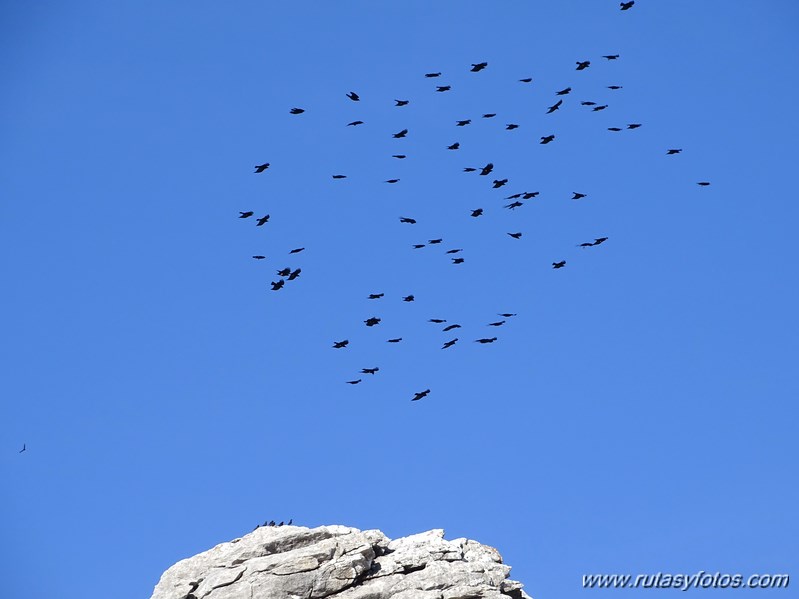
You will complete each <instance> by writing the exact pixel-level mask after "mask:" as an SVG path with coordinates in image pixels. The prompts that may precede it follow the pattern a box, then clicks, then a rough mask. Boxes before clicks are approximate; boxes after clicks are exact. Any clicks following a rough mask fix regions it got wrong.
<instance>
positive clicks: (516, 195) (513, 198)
mask: <svg viewBox="0 0 799 599" xmlns="http://www.w3.org/2000/svg"><path fill="white" fill-rule="evenodd" d="M520 197H522V194H520V193H514V194H513V195H510V196H508V197H506V198H505V199H506V200H518V199H519V198H520Z"/></svg>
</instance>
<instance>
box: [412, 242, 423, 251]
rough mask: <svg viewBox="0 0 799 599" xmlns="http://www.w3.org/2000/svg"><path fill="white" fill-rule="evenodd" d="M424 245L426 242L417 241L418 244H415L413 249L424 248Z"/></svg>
mask: <svg viewBox="0 0 799 599" xmlns="http://www.w3.org/2000/svg"><path fill="white" fill-rule="evenodd" d="M423 247H424V244H423V243H417V244H414V246H413V249H415V250H419V249H421V248H423Z"/></svg>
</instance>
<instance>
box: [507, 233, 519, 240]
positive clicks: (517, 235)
mask: <svg viewBox="0 0 799 599" xmlns="http://www.w3.org/2000/svg"><path fill="white" fill-rule="evenodd" d="M508 235H510V236H511V237H513V238H514V239H521V238H522V234H521V233H508Z"/></svg>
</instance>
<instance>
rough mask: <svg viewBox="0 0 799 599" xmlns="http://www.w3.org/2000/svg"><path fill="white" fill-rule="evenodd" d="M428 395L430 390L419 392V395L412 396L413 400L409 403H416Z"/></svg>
mask: <svg viewBox="0 0 799 599" xmlns="http://www.w3.org/2000/svg"><path fill="white" fill-rule="evenodd" d="M428 393H430V389H425V390H424V391H421V392H420V393H416V394H415V395H414V396H413V399H412V400H411V401H418V400H420V399H422V398H423V397H427V394H428Z"/></svg>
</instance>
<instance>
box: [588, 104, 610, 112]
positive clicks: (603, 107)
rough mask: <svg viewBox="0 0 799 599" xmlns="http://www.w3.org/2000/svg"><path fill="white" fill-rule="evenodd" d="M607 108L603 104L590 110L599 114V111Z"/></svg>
mask: <svg viewBox="0 0 799 599" xmlns="http://www.w3.org/2000/svg"><path fill="white" fill-rule="evenodd" d="M607 107H608V105H607V104H603V105H602V106H594V107H593V108H592V109H591V110H593V111H594V112H599V111H600V110H605V108H607Z"/></svg>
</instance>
